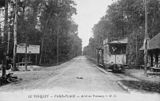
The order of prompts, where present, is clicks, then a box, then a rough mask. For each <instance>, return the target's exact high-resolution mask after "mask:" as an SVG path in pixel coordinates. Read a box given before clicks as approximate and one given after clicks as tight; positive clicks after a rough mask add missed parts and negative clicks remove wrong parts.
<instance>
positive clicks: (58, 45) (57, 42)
mask: <svg viewBox="0 0 160 101" xmlns="http://www.w3.org/2000/svg"><path fill="white" fill-rule="evenodd" d="M58 21H59V19H58ZM58 34H59V25H58V31H57V65H59V35H58Z"/></svg>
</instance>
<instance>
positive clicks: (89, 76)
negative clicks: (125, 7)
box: [0, 56, 156, 101]
mask: <svg viewBox="0 0 160 101" xmlns="http://www.w3.org/2000/svg"><path fill="white" fill-rule="evenodd" d="M15 74H16V75H18V76H19V77H21V78H23V80H22V81H20V82H18V83H12V84H9V85H5V86H2V87H0V92H10V94H12V93H11V92H14V93H16V94H18V92H21V94H22V92H23V93H24V91H25V92H28V91H31V90H38V91H36V92H39V91H43V93H42V94H44V92H47V93H49V92H52V93H50V94H51V95H52V94H53V92H54V93H55V94H57V93H60V92H61V94H62V92H63V94H64V93H73V92H83V94H89V93H88V92H90V93H91V92H92V93H91V94H92V97H93V93H94V94H101V93H102V94H108V95H105V96H107V98H108V96H111V95H109V94H113V93H123V94H128V92H127V91H126V90H124V89H123V88H122V87H120V86H119V85H118V84H117V81H118V80H121V79H131V78H130V77H124V76H122V75H121V76H120V75H118V76H117V75H114V74H113V73H111V72H106V73H104V72H102V71H100V70H99V69H97V66H96V65H95V64H93V63H92V62H90V61H89V60H87V58H86V57H84V56H80V57H77V58H74V59H73V60H71V61H69V62H67V63H64V64H62V65H60V66H54V67H47V68H43V69H40V70H39V71H29V72H16V73H15ZM29 94H30V93H29ZM34 94H35V93H34ZM76 94H80V93H76ZM4 96H5V94H4V95H3V97H4ZM54 96H55V95H54ZM79 96H81V95H78V97H79ZM88 96H91V95H88ZM94 96H98V95H94ZM100 96H102V95H99V97H100ZM121 97H122V98H125V97H123V96H121ZM143 97H144V96H143ZM105 100H106V99H105ZM0 101H1V100H0ZM5 101H10V100H5ZM27 101H28V100H27ZM34 101H39V99H37V100H36V99H34ZM42 101H44V100H42ZM47 101H48V99H47ZM92 101H93V99H92ZM96 101H97V100H96ZM114 101H117V100H114ZM155 101H156V100H155Z"/></svg>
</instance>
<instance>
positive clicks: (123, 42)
mask: <svg viewBox="0 0 160 101" xmlns="http://www.w3.org/2000/svg"><path fill="white" fill-rule="evenodd" d="M127 43H128V38H125V39H121V40H115V41H111V42H109V44H127Z"/></svg>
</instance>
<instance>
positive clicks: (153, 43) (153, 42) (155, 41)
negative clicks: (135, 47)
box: [140, 33, 160, 50]
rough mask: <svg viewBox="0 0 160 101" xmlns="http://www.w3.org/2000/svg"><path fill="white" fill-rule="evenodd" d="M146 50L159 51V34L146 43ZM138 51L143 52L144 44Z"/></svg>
mask: <svg viewBox="0 0 160 101" xmlns="http://www.w3.org/2000/svg"><path fill="white" fill-rule="evenodd" d="M148 49H149V50H153V49H160V33H159V34H157V35H156V36H154V37H153V38H152V39H151V40H150V41H149V43H148ZM140 50H144V44H143V46H142V47H141V48H140Z"/></svg>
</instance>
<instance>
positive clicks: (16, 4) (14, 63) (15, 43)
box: [12, 0, 18, 71]
mask: <svg viewBox="0 0 160 101" xmlns="http://www.w3.org/2000/svg"><path fill="white" fill-rule="evenodd" d="M17 9H18V0H15V9H14V11H15V18H14V32H13V33H14V48H13V68H12V70H13V71H15V70H17V67H16V47H17Z"/></svg>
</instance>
